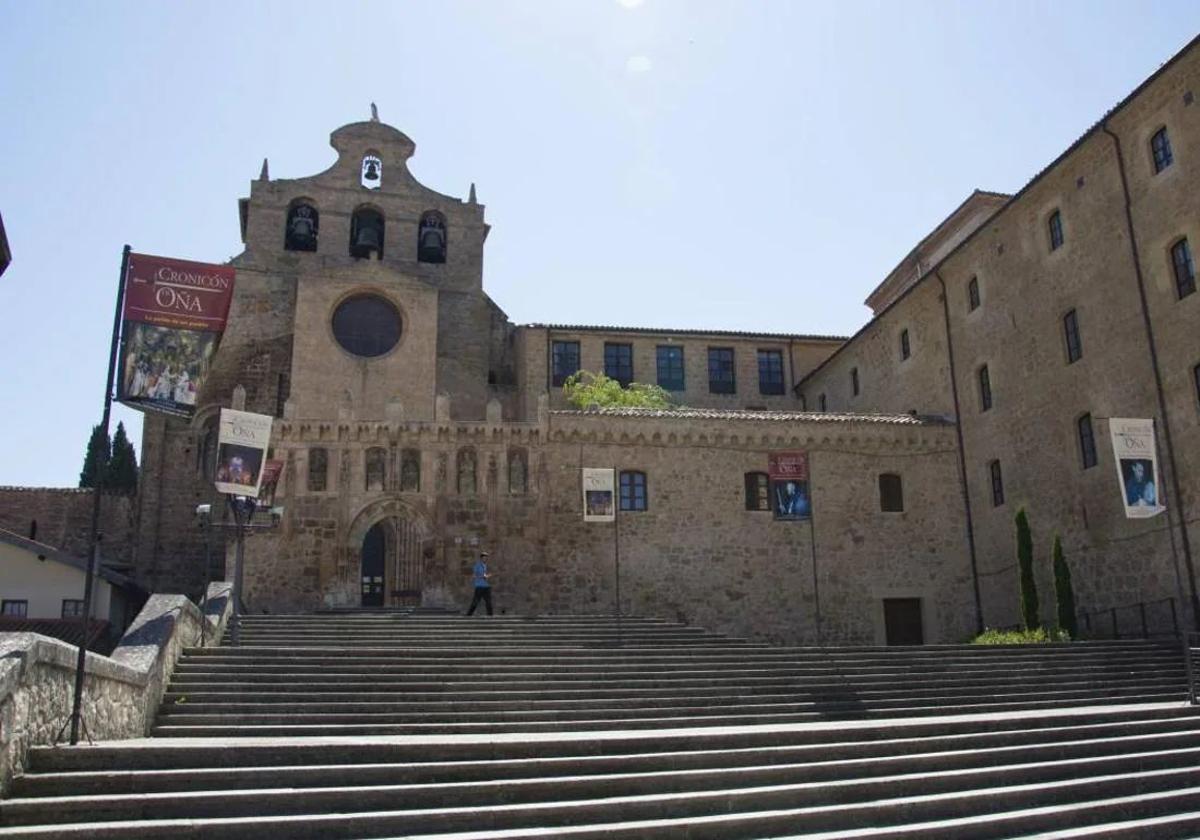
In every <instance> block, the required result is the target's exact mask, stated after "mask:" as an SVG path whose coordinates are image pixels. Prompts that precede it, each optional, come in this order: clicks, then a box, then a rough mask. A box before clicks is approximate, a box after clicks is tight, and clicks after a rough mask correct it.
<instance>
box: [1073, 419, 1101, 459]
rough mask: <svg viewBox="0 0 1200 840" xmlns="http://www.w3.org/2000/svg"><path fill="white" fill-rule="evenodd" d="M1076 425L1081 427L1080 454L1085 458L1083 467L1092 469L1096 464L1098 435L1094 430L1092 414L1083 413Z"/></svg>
mask: <svg viewBox="0 0 1200 840" xmlns="http://www.w3.org/2000/svg"><path fill="white" fill-rule="evenodd" d="M1076 425H1077V426H1078V427H1079V456H1080V458H1081V459H1082V460H1083V468H1084V469H1085V470H1086V469H1091V468H1092V467H1094V466H1096V435H1095V434H1094V433H1093V431H1092V415H1090V414H1085V415H1083V416H1082V417H1080V418H1079V420H1077V421H1076Z"/></svg>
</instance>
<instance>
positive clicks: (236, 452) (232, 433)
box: [216, 408, 278, 498]
mask: <svg viewBox="0 0 1200 840" xmlns="http://www.w3.org/2000/svg"><path fill="white" fill-rule="evenodd" d="M271 420H272V418H271V415H269V414H251V413H250V412H248V411H234V410H233V409H231V408H222V409H221V425H220V431H219V433H218V436H217V476H216V485H217V492H219V493H232V494H234V495H235V496H252V497H254V498H258V490H259V487H260V486H261V485H262V480H263V472H264V470H263V465H264V464H266V463H269V462H268V461H267V446H268V445H269V444H270V443H271ZM274 478H275V479H278V475H275V476H274Z"/></svg>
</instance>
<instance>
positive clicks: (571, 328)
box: [523, 324, 846, 341]
mask: <svg viewBox="0 0 1200 840" xmlns="http://www.w3.org/2000/svg"><path fill="white" fill-rule="evenodd" d="M523 326H526V327H532V328H534V329H544V330H559V331H561V332H615V333H636V334H638V335H721V336H730V337H734V338H775V339H788V338H791V339H801V340H803V341H845V340H846V336H844V335H800V334H798V333H770V332H742V331H741V330H682V329H678V328H675V327H617V326H604V325H597V324H524V325H523Z"/></svg>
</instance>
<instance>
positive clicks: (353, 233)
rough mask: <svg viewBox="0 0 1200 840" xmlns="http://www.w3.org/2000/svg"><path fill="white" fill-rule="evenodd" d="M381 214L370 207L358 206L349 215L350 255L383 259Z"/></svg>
mask: <svg viewBox="0 0 1200 840" xmlns="http://www.w3.org/2000/svg"><path fill="white" fill-rule="evenodd" d="M383 227H384V226H383V214H382V213H380V212H379V211H378V210H373V209H372V208H370V207H359V208H358V209H357V210H355V211H354V215H352V216H351V217H350V256H352V257H354V258H356V259H370V258H371V254H374V255H375V258H376V259H379V260H381V259H383Z"/></svg>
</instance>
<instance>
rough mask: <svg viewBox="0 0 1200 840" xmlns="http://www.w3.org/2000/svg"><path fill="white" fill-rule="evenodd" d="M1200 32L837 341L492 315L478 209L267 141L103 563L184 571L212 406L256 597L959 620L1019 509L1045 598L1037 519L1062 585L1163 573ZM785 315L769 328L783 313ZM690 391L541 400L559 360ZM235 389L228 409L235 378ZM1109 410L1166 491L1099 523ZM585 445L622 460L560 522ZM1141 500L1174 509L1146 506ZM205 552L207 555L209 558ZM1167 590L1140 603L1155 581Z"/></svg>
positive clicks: (1192, 431)
mask: <svg viewBox="0 0 1200 840" xmlns="http://www.w3.org/2000/svg"><path fill="white" fill-rule="evenodd" d="M1195 93H1200V48H1198V47H1197V44H1196V42H1193V43H1192V44H1190V45H1189V46H1188V47H1187V48H1185V49H1184V50H1183V51H1182V52H1181V53H1180V54H1179V55H1177V56H1176V57H1175V58H1173V59H1172V60H1171V61H1170V62H1169V63H1168V64H1166V65H1165V66H1164V67H1163V68H1162V69H1161V70H1159V71H1158V72H1157V73H1155V75H1154V76H1153V77H1151V78H1150V79H1149V80H1147V81H1146V82H1145V83H1144V84H1143V85H1141V86H1140V87H1139V88H1138V89H1137V90H1136V91H1135V92H1134V93H1133V94H1132V95H1131V96H1130V97H1129V98H1127V99H1126V100H1125V101H1124V102H1122V103H1121V104H1120V105H1118V106H1117V107H1116V108H1114V109H1113V110H1112V111H1110V112H1109V113H1108V114H1106V115H1105V116H1104V117H1103V118H1102V119H1101V120H1100V122H1098V123H1097V124H1096V125H1095V126H1093V127H1092V128H1091V129H1090V130H1088V131H1087V132H1086V133H1085V134H1084V135H1083V136H1082V137H1081V138H1080V139H1079V140H1078V141H1076V142H1075V143H1074V144H1073V145H1072V146H1071V147H1070V148H1069V149H1067V150H1066V151H1065V152H1063V154H1062V155H1061V156H1059V157H1058V159H1056V160H1055V161H1053V162H1052V163H1050V164H1049V165H1048V166H1047V167H1046V168H1045V169H1044V170H1043V171H1042V172H1040V173H1038V174H1037V175H1036V177H1034V178H1033V180H1032V181H1030V182H1029V183H1028V184H1027V185H1026V186H1025V187H1024V188H1023V189H1021V190H1020V191H1019V192H1018V193H1016V194H1015V195H1000V194H996V193H989V192H975V193H974V194H972V195H971V196H969V197H968V198H967V200H966V201H964V202H963V204H962V205H961V206H959V207H958V208H957V209H955V210H954V211H953V212H952V213H951V214H950V215H949V216H948V217H947V218H946V219H945V221H943V222H942V223H941V224H940V225H938V227H937V228H936V229H935V230H933V231H932V232H931V233H930V234H929V235H928V236H927V237H926V238H925V239H923V240H922V241H921V242H919V243H918V244H917V245H916V246H915V247H914V248H913V250H912V251H911V252H910V253H909V254H908V255H907V256H906V257H905V258H904V259H903V260H902V261H901V263H900V264H899V265H898V266H897V267H896V269H895V270H894V271H893V272H892V273H891V274H889V275H888V276H887V277H886V278H884V279H883V281H882V282H881V283H880V284H879V286H878V288H877V289H876V290H875V291H874V292H873V293H872V294H871V296H870V297H869V298H868V301H867V302H868V305H869V306H870V307H871V308H872V310H873V311H874V316H873V317H872V319H871V320H870V322H869V323H867V324H866V325H865V326H864V327H863V328H862V329H861V330H860V331H859V332H858V333H857V334H856V335H855V336H853V337H852V338H850V339H848V340H847V339H844V338H836V337H829V336H821V335H806V334H795V335H779V334H755V333H742V332H724V331H689V330H683V329H642V328H638V329H629V328H621V327H604V326H570V325H545V324H527V325H518V324H514V323H512V322H510V321H509V319H508V317H507V316H506V315H505V313H504V311H503V309H502V308H501V306H500V305H498V304H497V303H496V302H495V301H493V300H492V299H491V298H490V297H489V296H488V295H487V293H486V292H485V291H484V286H483V273H482V264H483V250H484V246H485V242H486V240H487V234H488V225H487V223H486V221H485V213H484V207H483V205H481V204H479V203H478V202H477V201H476V199H475V194H474V189H473V188H472V190H471V194H470V195H469V196H468V197H467V198H466V199H465V200H463V199H460V198H456V197H451V196H448V195H443V194H441V193H438V192H435V191H433V190H432V189H430V188H428V187H426V186H424V185H422V184H420V183H418V182H417V181H416V180H415V179H414V178H413V176H412V175H411V174H410V172H409V170H408V168H407V165H408V160H409V158H411V157H412V156H413V154H414V151H415V145H414V143H413V141H412V140H410V139H409V138H408V137H407V136H405V135H404V134H403V133H401V132H400V131H398V130H396V129H395V128H392V127H390V126H388V125H385V124H383V123H381V122H378V121H375V120H372V121H369V122H362V123H353V124H351V125H346V126H343V127H341V128H339V129H337V130H336V131H334V132H333V134H332V136H331V143H332V145H333V147H334V149H335V150H336V152H337V160H336V162H335V163H334V164H333V165H332V166H331V167H330V168H329V169H328V170H326V171H325V172H322V173H319V174H316V175H313V176H311V177H307V178H297V179H274V180H273V179H270V178H268V176H267V172H266V168H265V166H264V171H263V175H262V177H260V178H259V179H258V180H256V181H254V182H253V183H252V184H251V187H250V195H249V197H248V198H245V199H242V200H241V202H240V204H239V212H240V218H241V230H242V238H243V241H244V243H245V250H244V251H243V252H242V253H241V254H240V255H239V256H237V257H236V258H235V259H234V260H233V265H234V266H235V267H236V269H237V287H236V296H235V300H234V302H233V307H232V310H231V313H230V320H229V327H228V330H227V332H226V334H225V336H224V338H223V340H222V344H221V346H220V349H219V350H218V352H217V355H216V357H215V360H214V367H213V371H212V373H211V376H210V378H209V380H208V383H207V384H206V386H205V390H204V391H203V393H202V394H201V395H200V400H199V403H198V405H199V411H198V413H197V416H196V418H195V419H194V421H192V422H190V423H188V422H184V421H181V420H177V419H171V418H166V417H164V416H162V415H156V414H147V416H146V423H145V432H144V444H143V452H142V463H143V478H142V490H141V493H140V495H139V497H138V498H137V500H136V510H135V511H133V513H132V514H131V515H132V516H133V517H134V519H135V520H136V534H137V536H136V544H135V545H134V547H133V551H132V564H133V567H134V568H133V576H134V577H135V578H136V579H137V580H138V581H140V582H141V583H142V584H143V585H144V586H146V588H147V589H149V590H151V591H160V592H161V591H185V592H188V593H192V594H195V593H198V592H199V591H200V589H201V587H202V584H203V580H204V575H205V567H204V562H203V558H204V544H203V538H202V536H201V535H200V534H199V532H198V531H197V529H196V526H195V522H194V518H193V512H194V509H195V507H196V505H197V504H198V503H202V502H210V501H216V499H215V498H214V491H213V490H212V470H213V462H214V458H215V451H214V450H215V437H216V432H215V428H216V419H217V415H218V411H219V409H220V407H221V406H229V405H231V404H234V403H235V402H236V403H237V404H238V405H243V404H244V407H245V409H246V410H249V411H255V412H261V413H266V414H271V415H274V416H275V417H276V418H277V419H276V421H275V428H274V432H273V445H274V457H276V458H279V459H282V460H283V461H284V462H285V464H286V467H285V471H284V477H283V479H282V481H281V484H280V487H279V491H278V495H277V504H282V505H283V506H284V508H285V515H284V517H283V522H282V525H281V527H280V528H279V530H278V531H275V532H272V533H265V534H257V535H255V536H253V537H252V538H250V539H249V540H248V542H247V566H246V595H245V597H246V602H247V606H248V609H249V610H251V611H270V612H272V613H274V612H282V611H303V610H312V609H315V608H320V607H326V606H358V605H377V606H393V605H411V604H424V605H440V606H451V607H458V608H462V607H463V606H464V605H465V603H466V601H467V599H468V597H469V594H470V591H469V588H470V575H469V572H470V566H471V563H472V561H473V560H474V558H475V555H476V553H477V552H478V551H479V550H480V549H481V548H486V549H487V550H488V551H490V552H491V555H492V564H493V567H494V571H495V574H496V581H497V590H496V600H497V606H498V608H501V609H504V610H505V611H507V612H509V613H533V612H610V611H612V610H613V608H614V598H615V594H616V593H615V588H616V582H617V576H616V568H617V564H618V562H619V574H620V600H621V609H622V610H624V611H626V612H629V613H635V614H646V615H660V616H664V617H668V618H672V619H676V618H678V619H682V620H685V621H689V622H694V623H697V624H701V625H705V626H707V627H710V628H713V629H716V630H719V631H724V632H732V633H735V634H741V635H747V636H753V637H756V638H761V639H768V640H775V641H781V642H788V643H816V642H818V641H821V642H824V643H849V642H854V643H863V642H867V643H870V642H879V643H884V642H894V643H895V642H905V641H908V642H912V641H919V640H923V641H925V642H957V641H961V640H964V639H966V638H968V637H969V636H971V635H972V634H973V633H974V632H975V631H976V629H977V628H978V627H981V626H982V625H984V624H986V625H989V626H999V625H1010V624H1014V623H1016V622H1017V621H1018V597H1017V572H1016V565H1015V550H1014V539H1013V516H1014V514H1015V513H1016V511H1017V510H1018V509H1019V508H1025V509H1026V511H1027V512H1028V514H1029V517H1030V520H1031V523H1032V525H1033V529H1034V541H1035V551H1036V552H1037V558H1036V562H1037V575H1038V583H1039V589H1040V593H1041V597H1042V601H1043V610H1042V611H1043V615H1044V616H1045V617H1046V618H1047V619H1052V617H1053V614H1054V613H1053V601H1052V599H1053V585H1052V580H1051V576H1050V561H1049V557H1050V546H1051V542H1052V539H1053V535H1054V534H1061V536H1062V539H1063V544H1064V548H1065V550H1066V555H1067V557H1068V559H1069V562H1070V563H1071V566H1072V573H1073V576H1074V581H1075V589H1076V595H1077V601H1078V604H1079V608H1080V610H1081V611H1096V610H1108V609H1109V608H1113V607H1124V606H1125V605H1130V604H1135V603H1137V602H1155V601H1158V600H1159V599H1165V598H1170V597H1174V596H1176V594H1177V592H1180V591H1182V592H1183V593H1184V598H1183V600H1184V603H1183V604H1181V605H1180V610H1181V616H1180V617H1181V620H1183V619H1186V620H1188V621H1191V620H1192V610H1193V608H1194V605H1195V597H1196V595H1195V593H1196V582H1195V575H1194V571H1193V570H1194V563H1195V561H1196V558H1195V552H1196V547H1197V545H1198V544H1200V528H1198V526H1197V524H1196V523H1197V521H1198V519H1200V295H1198V294H1196V277H1195V267H1194V261H1193V250H1192V249H1193V248H1195V247H1196V246H1197V245H1198V244H1200V189H1198V187H1200V104H1197V103H1196V101H1195ZM798 326H799V325H798ZM580 368H582V369H588V370H605V371H607V372H608V373H609V374H610V375H612V376H614V377H615V378H617V379H620V380H622V381H629V380H636V381H644V382H657V383H659V384H661V385H663V386H664V387H665V388H667V389H668V390H670V391H672V392H673V393H674V394H676V395H677V396H678V399H679V402H680V403H681V404H682V405H686V406H688V408H686V409H678V410H672V411H656V410H604V411H600V410H591V411H578V410H571V409H570V408H569V406H568V405H567V404H566V403H565V402H564V400H563V397H562V395H561V392H560V388H559V385H560V384H561V381H562V379H563V378H564V377H565V376H567V375H569V374H570V373H572V372H573V371H575V370H577V369H580ZM243 396H244V403H243ZM1109 417H1144V418H1150V417H1153V418H1155V419H1156V421H1157V423H1158V429H1159V438H1160V445H1161V450H1162V454H1161V458H1160V463H1161V465H1162V468H1163V470H1164V471H1165V477H1166V481H1165V484H1164V488H1165V491H1166V494H1167V504H1168V508H1169V514H1168V515H1160V516H1158V517H1155V518H1152V519H1148V520H1127V519H1125V518H1124V514H1123V508H1122V502H1121V497H1120V493H1119V490H1118V487H1117V482H1116V471H1115V467H1114V464H1113V462H1112V451H1111V447H1110V446H1109V444H1108V425H1107V418H1109ZM790 451H804V452H806V453H807V455H808V463H809V469H810V494H811V500H812V509H813V518H812V519H808V520H802V521H781V520H777V519H776V518H775V516H774V515H773V512H772V510H771V508H772V500H771V497H770V493H771V488H770V487H769V486H768V484H767V480H766V479H767V477H766V471H767V464H768V457H769V455H770V453H773V452H790ZM581 467H612V468H615V469H616V470H617V471H618V473H619V475H620V481H619V490H620V492H619V500H620V505H619V508H620V513H619V516H618V521H617V525H616V527H614V526H613V525H612V524H585V523H584V522H583V518H582V513H583V510H582V507H583V505H582V497H581V490H580V481H581V478H580V468H581ZM1168 516H1169V519H1168ZM218 565H219V564H218ZM1163 603H1165V602H1163Z"/></svg>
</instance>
